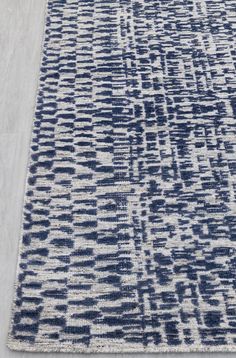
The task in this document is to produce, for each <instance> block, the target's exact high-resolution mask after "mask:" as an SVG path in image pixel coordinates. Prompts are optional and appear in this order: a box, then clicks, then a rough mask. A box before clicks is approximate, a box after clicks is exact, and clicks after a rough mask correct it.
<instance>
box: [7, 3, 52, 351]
mask: <svg viewBox="0 0 236 358" xmlns="http://www.w3.org/2000/svg"><path fill="white" fill-rule="evenodd" d="M48 4H49V0H45V3H44V7H43V21H42V22H43V30H42V37H41V44H40V59H39V68H38V77H37V83H36V89H35V97H34V108H33V115H32V121H31V126H30V138H29V143H28V145H29V147H28V155H27V165H26V173H25V181H24V189H23V201H22V205H21V224H20V230H19V236H18V241H17V245H18V246H17V257H16V265H15V278H14V283H13V293H12V298H11V299H12V301H11V306H10V319H9V326H8V333H7V339H6V346H7V347H8V348H9V345H10V344H9V342H10V341H11V340H12V339H13V338H12V336H11V332H12V327H13V323H14V322H13V321H14V313H15V306H16V304H15V301H16V298H17V287H18V282H19V279H18V276H19V269H20V259H21V253H22V250H23V223H24V207H25V203H26V189H27V183H28V178H29V175H30V171H29V168H30V162H31V152H32V151H31V145H32V140H33V129H34V122H35V113H36V109H37V99H38V95H39V92H40V77H41V74H42V63H43V56H44V44H45V39H46V29H47V17H48ZM10 349H11V348H10ZM12 349H13V350H15V349H14V348H12Z"/></svg>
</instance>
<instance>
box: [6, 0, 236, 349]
mask: <svg viewBox="0 0 236 358" xmlns="http://www.w3.org/2000/svg"><path fill="white" fill-rule="evenodd" d="M235 23H236V3H235V1H234V0H48V1H47V14H46V28H45V37H44V42H43V54H42V62H41V70H40V80H39V89H38V95H37V102H36V111H35V118H34V122H33V129H32V139H31V147H30V154H29V165H28V175H27V184H26V193H25V201H24V209H23V222H22V233H21V238H20V250H19V260H18V268H17V279H16V288H15V298H14V303H13V313H12V321H11V327H10V334H9V339H8V345H9V347H10V348H12V349H16V350H26V351H45V352H47V351H64V352H118V353H119V352H165V351H169V352H172V351H175V352H184V351H187V352H188V351H236V116H235V85H236V76H235V66H234V63H235V55H236V52H235V46H234V42H233V40H234V28H235Z"/></svg>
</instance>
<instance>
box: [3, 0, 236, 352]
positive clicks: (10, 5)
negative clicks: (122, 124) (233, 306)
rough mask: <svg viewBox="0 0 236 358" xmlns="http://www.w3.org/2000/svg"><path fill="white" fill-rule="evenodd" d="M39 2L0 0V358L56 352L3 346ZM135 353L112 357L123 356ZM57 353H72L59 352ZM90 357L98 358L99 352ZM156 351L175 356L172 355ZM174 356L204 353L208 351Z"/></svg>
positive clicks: (36, 58) (40, 21)
mask: <svg viewBox="0 0 236 358" xmlns="http://www.w3.org/2000/svg"><path fill="white" fill-rule="evenodd" d="M45 2H46V0H0V228H1V230H0V267H1V276H0V277H1V289H0V295H1V296H0V308H1V311H0V358H13V357H15V358H17V357H28V358H30V357H33V356H36V357H38V358H41V357H45V356H47V357H50V358H55V357H58V354H45V353H43V354H37V353H22V352H12V351H10V350H8V348H7V347H6V345H5V342H6V336H7V331H8V325H9V317H10V307H11V300H12V294H13V283H14V278H15V267H16V260H17V250H18V240H19V230H20V223H21V210H22V203H23V193H24V182H25V175H26V167H27V155H28V148H29V140H30V132H31V125H32V118H33V113H34V103H35V96H36V88H37V78H38V71H39V64H40V53H41V44H42V35H43V29H44V10H45ZM136 355H137V354H129V355H126V354H122V355H116V356H122V357H123V358H124V357H125V356H129V357H135V356H136ZM214 355H216V356H217V357H218V358H222V357H225V356H226V355H227V356H228V357H229V356H231V357H233V356H235V354H230V353H229V354H226V353H223V354H220V353H219V354H215V353H214ZM59 356H61V357H62V356H63V357H69V356H70V357H72V355H69V354H63V353H61V354H59ZM93 356H95V357H96V358H98V357H99V358H100V357H102V354H99V355H93ZM110 356H112V355H110ZM114 356H115V355H114ZM140 356H144V354H143V355H140ZM153 356H156V354H149V355H148V358H149V357H153ZM158 356H159V357H158V358H164V357H165V358H168V357H171V358H176V354H158ZM177 356H178V357H181V358H182V357H184V358H187V357H189V356H191V358H197V357H202V358H206V357H209V356H212V354H201V353H192V354H177Z"/></svg>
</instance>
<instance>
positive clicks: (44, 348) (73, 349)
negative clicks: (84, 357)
mask: <svg viewBox="0 0 236 358" xmlns="http://www.w3.org/2000/svg"><path fill="white" fill-rule="evenodd" d="M6 345H7V347H8V348H9V349H10V350H12V351H23V352H62V353H191V352H202V353H203V352H236V344H235V345H219V346H203V345H196V344H195V345H192V346H186V345H182V346H179V347H164V346H161V347H146V348H144V347H137V345H130V344H128V343H121V346H120V347H119V348H118V347H115V348H112V347H111V346H108V345H107V346H104V345H103V346H95V345H94V346H92V347H84V346H83V347H82V346H78V345H77V346H68V345H62V344H60V345H59V344H56V345H55V344H52V345H49V344H44V343H36V344H34V345H31V344H29V343H26V342H18V341H16V340H15V339H14V338H12V337H9V338H8V341H7V344H6Z"/></svg>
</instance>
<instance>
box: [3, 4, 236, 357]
mask: <svg viewBox="0 0 236 358" xmlns="http://www.w3.org/2000/svg"><path fill="white" fill-rule="evenodd" d="M48 4H49V0H45V5H44V20H43V22H44V27H43V34H42V40H41V50H40V62H39V66H40V68H39V71H38V80H37V86H36V94H35V100H34V112H33V120H32V123H31V132H30V141H29V150H28V160H27V167H26V168H27V173H26V177H25V184H24V196H23V204H22V214H21V229H20V238H19V241H18V252H17V264H16V269H15V272H16V274H15V282H14V292H13V298H12V305H11V308H10V315H11V317H10V324H9V329H8V336H7V342H6V346H7V347H8V348H9V349H10V350H12V351H22V352H48V353H49V352H61V353H88V354H89V353H194V352H202V353H204V352H222V353H223V352H225V353H226V352H236V343H235V344H234V345H233V344H230V345H218V346H209V345H202V344H201V345H198V344H193V345H191V346H190V345H189V346H188V345H186V344H182V345H180V346H178V347H174V346H172V347H170V346H169V347H168V346H163V345H162V346H159V347H158V346H156V347H153V346H152V347H150V346H149V347H141V346H140V347H137V344H130V343H127V342H126V343H125V342H121V345H120V347H119V348H118V347H114V348H112V347H111V345H112V342H111V345H101V346H99V345H95V344H94V345H93V346H91V347H84V346H79V345H70V346H68V345H64V344H61V343H59V344H48V343H34V344H29V343H27V342H22V341H18V340H16V339H15V338H14V337H13V336H12V333H11V332H12V327H13V318H14V312H15V299H16V289H17V286H18V281H19V280H18V273H19V263H20V257H21V252H22V248H23V242H22V235H23V209H24V206H25V201H26V189H27V182H28V177H29V173H30V172H29V167H30V160H31V144H32V137H33V127H34V120H35V112H36V106H37V98H38V94H39V91H40V75H41V73H42V72H41V66H42V61H43V51H44V45H45V38H46V26H47V17H48Z"/></svg>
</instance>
